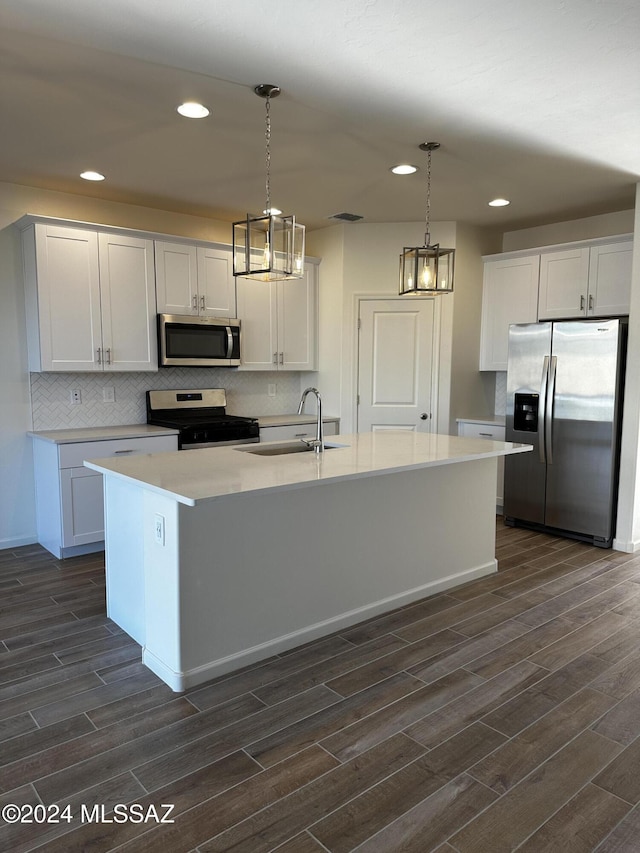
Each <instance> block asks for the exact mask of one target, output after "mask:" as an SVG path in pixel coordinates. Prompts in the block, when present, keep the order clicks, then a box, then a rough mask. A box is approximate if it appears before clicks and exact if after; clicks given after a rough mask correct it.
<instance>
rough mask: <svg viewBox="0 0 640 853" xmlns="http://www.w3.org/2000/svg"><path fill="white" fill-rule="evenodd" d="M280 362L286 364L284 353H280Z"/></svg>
mask: <svg viewBox="0 0 640 853" xmlns="http://www.w3.org/2000/svg"><path fill="white" fill-rule="evenodd" d="M280 364H284V353H283V352H281V353H280Z"/></svg>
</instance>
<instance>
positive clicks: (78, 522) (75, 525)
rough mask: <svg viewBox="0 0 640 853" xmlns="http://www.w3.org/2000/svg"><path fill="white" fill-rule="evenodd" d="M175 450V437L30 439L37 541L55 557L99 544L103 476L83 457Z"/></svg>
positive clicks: (96, 548) (101, 539) (93, 548)
mask: <svg viewBox="0 0 640 853" xmlns="http://www.w3.org/2000/svg"><path fill="white" fill-rule="evenodd" d="M177 449H178V439H177V436H175V435H158V436H155V435H154V436H148V437H145V438H131V439H126V438H119V439H113V440H105V441H82V442H77V443H76V442H74V443H70V444H55V443H53V442H51V441H45V440H42V439H38V438H37V436H36V437H35V438H34V445H33V455H34V468H35V478H36V520H37V527H38V542H39V543H40V544H41V545H42V546H43V547H44V548H46V549H47V551H50V552H51V553H52V554H53V555H54V556H56V557H73V556H77V555H78V554H87V553H91V552H92V551H101V550H102V549H103V548H104V500H103V494H102V475H101V474H98V473H96V472H95V471H91V470H90V469H89V468H85V467H84V465H83V462H84V460H85V459H98V458H107V457H109V456H125V455H132V454H137V453H163V452H166V451H170V450H177Z"/></svg>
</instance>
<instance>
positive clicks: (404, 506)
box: [144, 458, 496, 690]
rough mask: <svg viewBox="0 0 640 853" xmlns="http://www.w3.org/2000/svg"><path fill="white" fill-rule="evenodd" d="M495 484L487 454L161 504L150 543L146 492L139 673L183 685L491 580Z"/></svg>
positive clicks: (151, 507) (155, 507)
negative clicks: (172, 515)
mask: <svg viewBox="0 0 640 853" xmlns="http://www.w3.org/2000/svg"><path fill="white" fill-rule="evenodd" d="M319 464H322V462H321V460H320V461H319ZM495 478H496V459H495V458H489V459H482V460H473V461H465V462H459V463H455V464H447V465H442V466H439V467H431V468H425V469H420V470H416V471H405V472H399V473H391V474H389V473H387V474H382V475H378V476H372V477H366V478H362V479H351V480H346V481H343V482H340V483H335V484H327V483H321V484H314V485H312V486H309V487H306V488H300V489H292V490H286V491H273V492H268V493H265V494H262V495H251V494H248V495H233V496H228V497H225V498H221V499H216V500H212V501H209V502H204V503H202V504H199V505H197V506H195V507H189V506H185V505H182V504H181V505H175V504H173V503H172V502H169V503H171V505H172V506H173V507H174V508H175V509H176V510H177V521H176V524H175V526H174V525H173V523H167V524H166V541H165V545H164V546H162V547H159V546H158V544H157V543H155V542H153V541H152V539H151V538H150V536H149V534H148V531H149V530H152V529H153V517H154V515H155V513H158V512H161V513H165V514H168V507H167V506H166V504H167V500H166V499H165V498H162V497H161V496H156V495H154V494H153V493H151V492H147V493H146V494H145V515H146V518H145V521H144V527H145V531H147V532H146V533H145V586H146V614H147V630H146V649H145V653H144V654H145V656H144V660H145V663H147V664H148V665H149V666H150V667H151V668H152V669H154V671H155V672H157V673H158V674H159V675H160V676H161V677H163V678H164V679H165V680H166V681H167V683H169V684H170V685H171V686H172V687H173V689H174V690H179V689H184V688H185V687H187V686H191V685H193V684H198V683H202V682H203V681H206V680H208V679H210V678H213V677H215V676H218V675H221V674H224V673H226V672H229V671H232V670H234V669H238V668H240V667H242V666H245V665H247V664H249V663H252V662H254V661H256V660H260V659H263V658H266V657H268V656H270V655H272V654H274V653H277V652H280V651H283V650H285V649H289V648H292V647H294V646H296V645H300V644H302V643H305V642H308V641H309V640H312V639H314V638H316V637H319V636H323V635H325V634H329V633H331V632H333V631H336V630H339V629H341V628H343V627H345V626H348V625H353V624H355V623H357V622H359V621H362V620H364V619H367V618H369V617H371V616H374V615H376V614H378V613H382V612H386V611H388V610H391V609H393V608H395V607H399V606H401V605H403V604H406V603H408V602H411V601H414V600H417V599H419V598H422V597H424V596H426V595H430V594H432V593H435V592H438V591H440V590H443V589H447V588H449V587H451V586H455V585H457V584H460V583H463V582H465V581H467V580H471V579H473V578H476V577H480V576H482V575H485V574H488V573H490V572H493V571H495V570H496V562H495V501H494V494H493V493H494V489H495ZM163 507H164V508H163ZM174 548H175V549H176V550H175V561H177V562H174ZM174 593H176V594H177V600H176V602H175V605H176V606H175V607H173V606H172V602H171V599H172V597H173V595H174ZM163 667H164V669H163Z"/></svg>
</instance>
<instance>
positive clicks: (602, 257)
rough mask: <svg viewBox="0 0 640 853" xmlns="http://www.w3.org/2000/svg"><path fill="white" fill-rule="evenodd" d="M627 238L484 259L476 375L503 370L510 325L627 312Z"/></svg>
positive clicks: (630, 249) (630, 245)
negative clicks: (478, 364)
mask: <svg viewBox="0 0 640 853" xmlns="http://www.w3.org/2000/svg"><path fill="white" fill-rule="evenodd" d="M632 253H633V242H632V240H631V238H630V237H628V236H626V235H625V236H621V237H611V238H608V239H600V240H591V241H585V242H582V243H575V244H567V245H564V246H547V247H544V248H540V249H534V250H531V251H522V252H510V253H505V254H503V255H491V256H488V257H486V258H485V259H484V282H483V291H482V326H481V335H480V370H506V369H507V346H508V331H509V326H510V324H511V323H535V322H537V321H543V320H566V319H572V318H575V317H610V316H623V315H625V314H628V313H629V304H630V298H631V257H632Z"/></svg>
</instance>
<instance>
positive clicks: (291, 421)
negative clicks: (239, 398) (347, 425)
mask: <svg viewBox="0 0 640 853" xmlns="http://www.w3.org/2000/svg"><path fill="white" fill-rule="evenodd" d="M316 420H317V418H316V416H315V415H258V423H259V424H260V426H261V427H276V426H295V425H296V424H315V422H316ZM339 420H340V418H337V417H335V415H323V416H322V422H323V423H328V422H330V421H339Z"/></svg>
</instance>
